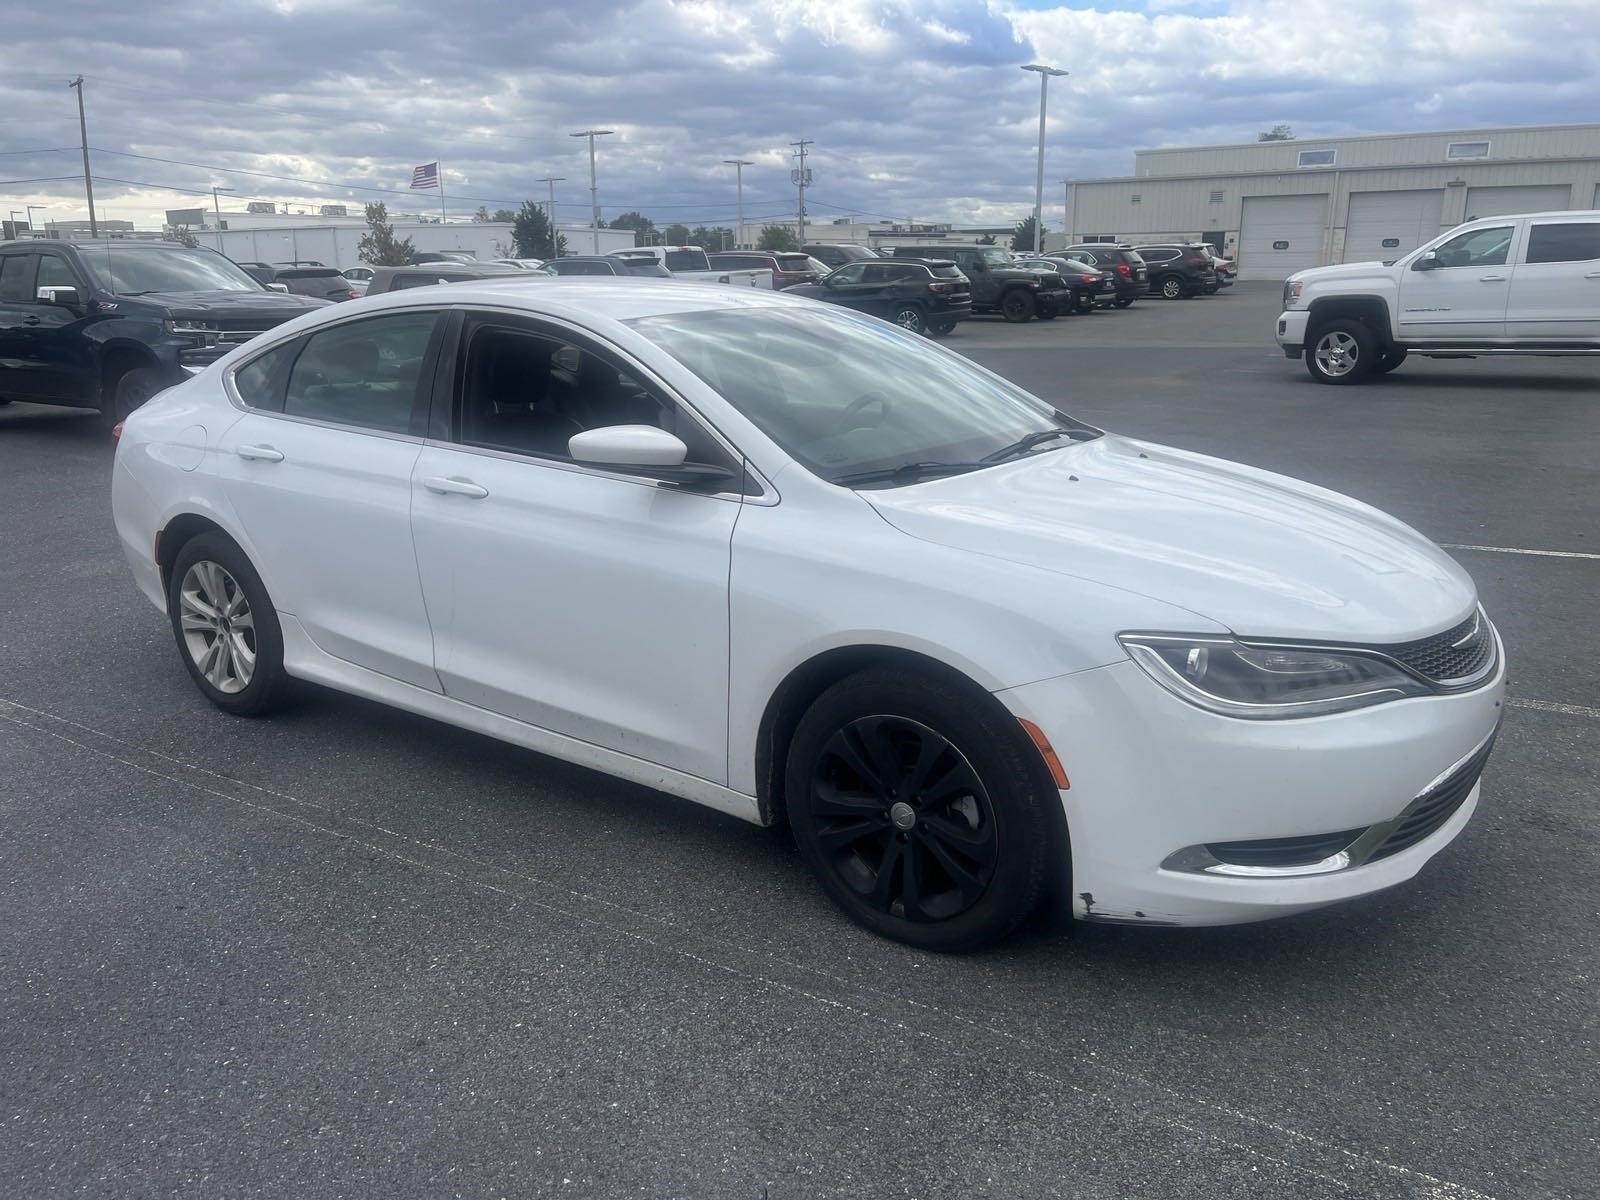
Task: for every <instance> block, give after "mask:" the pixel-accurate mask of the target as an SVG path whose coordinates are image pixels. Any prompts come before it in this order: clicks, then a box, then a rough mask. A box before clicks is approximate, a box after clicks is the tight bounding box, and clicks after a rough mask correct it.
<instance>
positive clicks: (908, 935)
mask: <svg viewBox="0 0 1600 1200" xmlns="http://www.w3.org/2000/svg"><path fill="white" fill-rule="evenodd" d="M785 796H786V798H787V805H786V807H787V809H788V814H789V825H790V828H791V829H792V830H793V831H794V836H795V841H796V842H797V843H798V845H799V847H800V853H801V855H802V857H804V859H805V860H806V865H807V866H809V867H810V868H811V871H812V873H813V874H815V875H816V877H817V880H818V882H819V883H820V884H821V885H822V888H823V890H824V891H826V892H827V893H828V895H829V896H830V897H831V898H832V899H833V900H834V902H835V903H836V904H838V905H839V906H840V907H841V908H842V909H844V911H845V912H846V913H847V914H848V915H849V916H850V917H851V918H852V919H853V920H855V921H856V922H857V923H859V924H861V925H863V926H865V927H866V928H868V929H870V930H872V931H873V932H875V933H878V934H882V935H883V936H885V937H890V938H894V939H896V940H897V941H902V942H906V943H908V944H910V945H913V946H918V947H920V948H922V949H925V950H937V951H943V952H959V951H964V950H975V949H977V948H979V947H982V946H986V945H989V944H991V943H993V942H995V941H997V940H999V939H1000V938H1003V937H1005V936H1006V935H1007V934H1009V933H1010V932H1011V931H1012V930H1014V929H1015V928H1016V927H1017V925H1018V924H1019V923H1020V922H1021V921H1023V920H1024V919H1025V918H1026V917H1027V916H1028V915H1029V914H1030V913H1032V912H1033V911H1034V910H1035V909H1036V908H1037V907H1038V905H1039V903H1040V901H1041V899H1042V898H1043V897H1044V896H1045V895H1046V894H1047V893H1048V891H1049V890H1050V888H1051V887H1052V885H1056V884H1064V883H1065V882H1066V876H1067V874H1068V851H1067V845H1066V839H1065V836H1064V832H1065V826H1064V822H1063V819H1062V814H1061V800H1060V795H1059V793H1058V792H1056V791H1055V790H1054V787H1053V785H1052V782H1051V780H1050V778H1049V776H1048V775H1047V774H1045V772H1044V768H1043V765H1042V763H1040V762H1039V759H1038V752H1037V751H1036V750H1034V749H1033V747H1032V745H1031V744H1030V743H1029V742H1028V741H1027V739H1026V738H1025V737H1024V736H1023V734H1022V731H1021V729H1020V728H1019V727H1018V725H1017V723H1016V721H1015V719H1014V718H1012V717H1011V716H1010V714H1009V713H1007V712H1006V711H1005V710H1004V709H1002V708H1001V707H1000V706H999V705H998V704H996V703H995V702H994V701H993V700H992V699H991V698H990V697H988V696H984V695H982V694H974V693H973V692H972V691H970V690H968V689H967V688H964V687H962V686H961V685H960V684H959V683H957V682H955V681H952V680H950V679H947V678H944V677H941V676H938V675H933V674H927V675H924V674H921V673H913V672H908V671H905V670H903V669H898V668H890V667H879V668H872V669H870V670H866V671H862V672H860V673H859V674H856V675H852V676H850V677H849V678H848V679H844V680H842V681H840V682H839V683H836V684H834V686H833V687H831V688H829V689H828V690H827V691H826V692H824V693H823V694H822V695H821V696H820V697H818V698H817V700H816V702H815V703H814V704H812V706H811V708H810V709H809V710H807V712H806V714H805V716H803V717H802V718H801V719H800V723H799V725H798V726H797V727H796V729H795V733H794V737H793V739H792V741H791V742H790V746H789V755H788V761H787V764H786V766H785Z"/></svg>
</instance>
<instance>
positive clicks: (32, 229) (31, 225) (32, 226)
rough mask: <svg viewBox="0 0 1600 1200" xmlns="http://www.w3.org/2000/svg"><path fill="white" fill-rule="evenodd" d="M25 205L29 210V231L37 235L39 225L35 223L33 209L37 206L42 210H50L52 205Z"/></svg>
mask: <svg viewBox="0 0 1600 1200" xmlns="http://www.w3.org/2000/svg"><path fill="white" fill-rule="evenodd" d="M25 207H26V208H27V210H28V233H29V234H30V235H34V236H37V234H38V228H39V227H38V226H37V225H35V224H34V223H33V210H34V209H36V208H37V209H38V210H39V211H40V212H48V211H49V209H50V206H49V205H48V204H29V205H26V206H25Z"/></svg>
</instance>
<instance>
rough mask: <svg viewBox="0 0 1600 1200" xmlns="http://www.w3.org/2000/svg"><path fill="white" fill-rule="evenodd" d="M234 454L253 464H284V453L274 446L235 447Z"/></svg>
mask: <svg viewBox="0 0 1600 1200" xmlns="http://www.w3.org/2000/svg"><path fill="white" fill-rule="evenodd" d="M233 452H234V453H235V454H237V455H238V456H239V457H240V458H248V459H250V461H252V462H282V461H283V451H282V450H278V449H275V448H274V447H272V446H235V447H234V448H233Z"/></svg>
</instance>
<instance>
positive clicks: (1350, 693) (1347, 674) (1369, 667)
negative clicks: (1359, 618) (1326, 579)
mask: <svg viewBox="0 0 1600 1200" xmlns="http://www.w3.org/2000/svg"><path fill="white" fill-rule="evenodd" d="M1117 640H1118V641H1120V642H1121V643H1122V645H1123V648H1124V649H1125V650H1127V652H1128V654H1129V656H1130V657H1131V658H1132V659H1133V661H1134V662H1136V663H1138V664H1139V665H1140V666H1141V667H1143V668H1144V669H1145V672H1146V673H1147V674H1148V675H1149V676H1150V677H1151V678H1152V679H1154V680H1155V681H1156V682H1157V683H1159V684H1160V685H1161V686H1162V687H1164V688H1166V689H1167V690H1168V691H1169V692H1171V693H1172V694H1173V695H1175V696H1177V697H1178V698H1179V699H1181V700H1187V701H1188V702H1189V703H1190V704H1194V705H1197V706H1198V707H1200V708H1204V709H1207V710H1209V711H1211V712H1214V713H1221V714H1222V715H1223V716H1228V717H1242V718H1245V719H1247V720H1256V721H1277V720H1283V719H1285V718H1289V717H1311V716H1319V715H1321V714H1324V713H1335V712H1345V711H1347V710H1349V709H1353V708H1365V707H1367V706H1368V705H1371V704H1383V703H1385V702H1386V701H1389V700H1399V699H1401V698H1402V697H1405V696H1431V695H1433V694H1434V691H1433V689H1432V688H1430V687H1428V685H1427V684H1425V683H1423V682H1422V681H1421V680H1420V679H1417V678H1416V677H1414V676H1412V675H1409V674H1407V673H1406V672H1405V671H1403V670H1402V669H1401V668H1400V667H1398V666H1396V665H1394V664H1393V663H1390V662H1388V661H1387V660H1385V659H1382V658H1378V657H1376V656H1369V655H1366V654H1360V653H1355V652H1352V651H1348V650H1320V649H1317V648H1314V647H1302V646H1283V647H1276V646H1251V645H1246V644H1245V643H1244V642H1240V641H1237V640H1235V639H1233V638H1208V637H1192V636H1188V635H1185V634H1149V633H1125V634H1122V635H1121V636H1120V637H1119V638H1118V639H1117Z"/></svg>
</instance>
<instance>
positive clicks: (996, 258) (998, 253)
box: [980, 249, 1011, 267]
mask: <svg viewBox="0 0 1600 1200" xmlns="http://www.w3.org/2000/svg"><path fill="white" fill-rule="evenodd" d="M980 253H981V255H982V257H983V261H984V262H986V263H988V264H989V265H990V266H991V267H1009V266H1010V265H1011V256H1010V255H1009V254H1007V253H1006V252H1005V251H1004V250H994V249H990V250H983V251H981V252H980Z"/></svg>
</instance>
